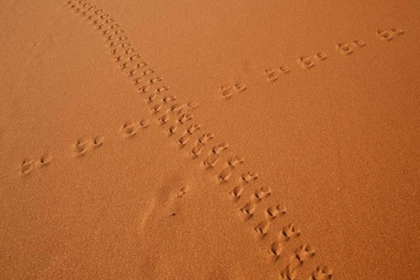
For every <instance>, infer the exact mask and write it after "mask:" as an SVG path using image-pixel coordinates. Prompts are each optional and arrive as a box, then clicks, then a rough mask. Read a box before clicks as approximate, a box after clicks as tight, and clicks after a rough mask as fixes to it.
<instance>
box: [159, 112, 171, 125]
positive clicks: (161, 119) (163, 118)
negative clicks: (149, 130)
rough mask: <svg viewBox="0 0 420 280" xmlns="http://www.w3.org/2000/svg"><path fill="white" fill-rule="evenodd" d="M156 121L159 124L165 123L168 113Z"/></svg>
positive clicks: (167, 119)
mask: <svg viewBox="0 0 420 280" xmlns="http://www.w3.org/2000/svg"><path fill="white" fill-rule="evenodd" d="M158 121H159V123H160V124H161V125H164V124H166V123H167V122H168V121H169V115H168V114H165V115H163V116H162V117H160V118H159V119H158Z"/></svg>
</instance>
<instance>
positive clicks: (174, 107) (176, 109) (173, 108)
mask: <svg viewBox="0 0 420 280" xmlns="http://www.w3.org/2000/svg"><path fill="white" fill-rule="evenodd" d="M184 106H185V105H184V104H179V103H176V104H174V105H172V106H171V107H170V108H169V109H170V110H171V111H172V112H175V113H178V112H179V111H181V110H182V108H184Z"/></svg>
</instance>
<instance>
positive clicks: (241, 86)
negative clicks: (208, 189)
mask: <svg viewBox="0 0 420 280" xmlns="http://www.w3.org/2000/svg"><path fill="white" fill-rule="evenodd" d="M235 90H236V92H244V91H245V90H246V84H244V83H240V84H236V85H235Z"/></svg>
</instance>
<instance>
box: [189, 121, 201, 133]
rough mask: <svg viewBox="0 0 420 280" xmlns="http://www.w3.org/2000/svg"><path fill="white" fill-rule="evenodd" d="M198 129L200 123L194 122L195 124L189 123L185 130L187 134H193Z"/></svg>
mask: <svg viewBox="0 0 420 280" xmlns="http://www.w3.org/2000/svg"><path fill="white" fill-rule="evenodd" d="M199 129H201V124H198V123H196V124H193V125H190V126H189V127H188V128H187V132H188V133H189V134H193V133H194V132H195V131H197V130H199Z"/></svg>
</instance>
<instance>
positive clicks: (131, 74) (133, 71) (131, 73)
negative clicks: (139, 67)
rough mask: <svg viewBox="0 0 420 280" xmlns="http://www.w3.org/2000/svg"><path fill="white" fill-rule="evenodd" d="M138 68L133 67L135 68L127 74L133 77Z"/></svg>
mask: <svg viewBox="0 0 420 280" xmlns="http://www.w3.org/2000/svg"><path fill="white" fill-rule="evenodd" d="M136 72H137V71H136V70H135V69H133V70H130V71H128V73H127V75H128V76H129V77H131V76H134V74H136Z"/></svg>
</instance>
